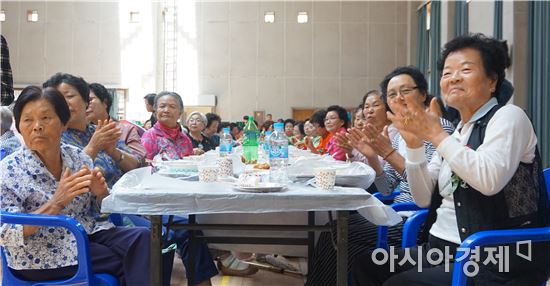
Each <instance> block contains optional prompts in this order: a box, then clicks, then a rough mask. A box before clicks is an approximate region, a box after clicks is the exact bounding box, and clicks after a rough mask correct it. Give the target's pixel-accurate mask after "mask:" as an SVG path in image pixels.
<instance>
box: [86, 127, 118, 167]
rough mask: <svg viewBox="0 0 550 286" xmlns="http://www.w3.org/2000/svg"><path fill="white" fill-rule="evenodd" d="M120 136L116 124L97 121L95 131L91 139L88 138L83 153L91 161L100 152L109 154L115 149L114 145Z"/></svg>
mask: <svg viewBox="0 0 550 286" xmlns="http://www.w3.org/2000/svg"><path fill="white" fill-rule="evenodd" d="M120 135H121V131H120V129H119V128H118V127H117V126H116V122H114V121H110V122H109V120H98V122H97V127H96V130H95V132H94V134H93V135H92V138H90V142H88V145H87V146H86V148H85V151H86V153H87V154H88V155H89V156H90V157H92V159H95V156H96V155H97V153H99V152H100V151H102V150H105V151H106V152H107V153H109V154H110V153H111V152H112V151H113V150H114V148H116V143H117V141H118V139H119V138H120Z"/></svg>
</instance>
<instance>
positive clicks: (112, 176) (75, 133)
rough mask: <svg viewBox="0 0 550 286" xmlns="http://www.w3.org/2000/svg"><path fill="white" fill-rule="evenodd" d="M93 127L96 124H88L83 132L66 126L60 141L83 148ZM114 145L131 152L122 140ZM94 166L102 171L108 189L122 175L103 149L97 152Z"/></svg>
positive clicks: (92, 132)
mask: <svg viewBox="0 0 550 286" xmlns="http://www.w3.org/2000/svg"><path fill="white" fill-rule="evenodd" d="M95 129H96V126H95V125H93V124H88V127H87V129H86V131H85V132H82V131H80V130H77V129H73V128H68V129H67V131H65V132H63V135H62V136H61V142H63V143H65V144H70V145H73V146H76V147H78V148H81V149H84V148H85V147H86V145H88V143H89V142H90V139H91V138H92V136H93V135H94V132H95ZM116 147H117V148H118V149H120V150H122V151H124V152H125V153H126V154H128V155H129V154H133V152H132V151H131V150H130V148H128V147H127V146H126V145H125V144H124V142H123V141H122V140H119V141H118V142H117V146H116ZM94 166H96V167H99V168H100V169H101V172H102V173H103V177H105V181H106V182H107V186H109V189H110V188H112V187H113V185H114V184H115V183H116V182H117V181H118V179H120V177H122V175H123V172H122V170H120V168H119V167H118V165H117V163H116V162H115V160H114V159H113V158H111V156H109V154H107V153H106V152H105V151H103V150H102V151H100V152H99V153H97V155H96V157H95V160H94Z"/></svg>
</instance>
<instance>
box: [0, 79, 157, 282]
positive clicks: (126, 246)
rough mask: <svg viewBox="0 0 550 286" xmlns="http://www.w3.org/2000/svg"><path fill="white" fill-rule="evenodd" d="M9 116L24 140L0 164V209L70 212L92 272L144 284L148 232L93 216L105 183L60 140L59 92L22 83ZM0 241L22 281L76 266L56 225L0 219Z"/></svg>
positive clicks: (69, 243) (63, 110)
mask: <svg viewBox="0 0 550 286" xmlns="http://www.w3.org/2000/svg"><path fill="white" fill-rule="evenodd" d="M14 114H15V126H16V128H17V130H18V131H19V132H20V133H21V135H22V136H23V139H24V142H25V144H24V145H23V146H22V147H21V148H20V149H19V150H17V151H16V152H14V153H13V154H11V155H9V156H8V157H6V158H5V159H4V160H2V161H1V162H0V174H1V175H0V176H1V180H0V190H1V199H0V210H2V211H7V212H13V213H34V214H48V215H59V214H62V215H67V216H70V217H73V218H75V219H76V220H77V221H79V222H80V223H81V224H82V226H84V229H85V230H86V232H87V233H88V238H89V249H90V254H91V261H92V268H93V271H94V272H101V273H110V274H112V275H115V276H117V277H119V278H120V280H121V282H122V284H123V285H126V284H127V285H143V284H144V283H147V281H149V251H148V249H149V240H150V239H149V230H148V229H146V228H118V227H115V226H114V225H112V224H111V223H110V222H108V221H97V220H95V219H94V214H96V213H97V211H98V209H99V207H100V206H101V201H102V199H103V198H104V197H105V196H107V195H108V189H107V185H106V183H105V179H104V177H103V176H102V174H101V172H100V171H99V169H98V168H93V163H92V160H91V159H90V157H89V156H88V155H86V154H85V153H84V152H83V151H82V150H81V149H78V148H76V147H73V146H70V145H66V144H61V142H60V141H61V134H62V133H63V130H65V127H66V124H67V122H68V121H69V117H70V111H69V106H68V105H67V103H66V102H65V100H64V99H63V97H62V96H61V94H60V93H59V92H58V91H57V90H55V89H53V88H47V89H45V90H42V89H40V88H39V87H36V86H29V87H27V88H25V89H24V90H23V91H22V93H21V95H20V96H19V98H18V99H17V102H16V103H15V107H14ZM0 245H3V246H4V247H5V250H6V254H7V255H6V256H7V260H8V261H7V263H8V265H9V267H10V268H12V269H13V270H14V271H15V272H17V274H18V275H19V276H21V277H22V278H23V279H26V280H50V279H61V278H65V277H71V276H72V275H74V273H75V272H76V269H77V263H78V262H77V259H76V253H77V249H76V243H75V241H74V238H73V236H72V235H68V232H67V230H65V229H63V228H58V227H40V226H30V225H10V224H0Z"/></svg>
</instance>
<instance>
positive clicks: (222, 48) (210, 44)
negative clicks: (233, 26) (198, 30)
mask: <svg viewBox="0 0 550 286" xmlns="http://www.w3.org/2000/svg"><path fill="white" fill-rule="evenodd" d="M227 55H229V26H228V25H227V24H225V23H205V24H204V63H203V64H204V75H205V76H228V75H229V57H228V56H227Z"/></svg>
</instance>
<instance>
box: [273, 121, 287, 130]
mask: <svg viewBox="0 0 550 286" xmlns="http://www.w3.org/2000/svg"><path fill="white" fill-rule="evenodd" d="M273 127H274V128H275V130H283V129H285V124H284V123H282V122H277V123H275V124H273Z"/></svg>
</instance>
